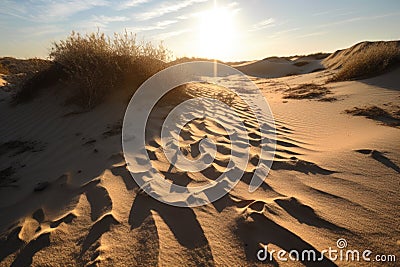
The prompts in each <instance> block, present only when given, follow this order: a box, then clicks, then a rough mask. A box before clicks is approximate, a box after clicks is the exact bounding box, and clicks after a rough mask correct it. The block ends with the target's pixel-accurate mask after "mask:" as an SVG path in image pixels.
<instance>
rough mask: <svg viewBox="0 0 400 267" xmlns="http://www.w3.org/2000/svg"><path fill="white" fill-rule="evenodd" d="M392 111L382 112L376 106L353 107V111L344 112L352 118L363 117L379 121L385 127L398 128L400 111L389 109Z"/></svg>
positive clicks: (393, 108) (397, 108) (381, 109)
mask: <svg viewBox="0 0 400 267" xmlns="http://www.w3.org/2000/svg"><path fill="white" fill-rule="evenodd" d="M391 109H392V111H391V112H390V111H387V110H384V109H383V108H380V107H377V106H369V107H361V108H359V107H354V108H353V109H347V110H345V112H346V113H347V114H351V115H353V116H363V117H366V118H368V119H372V120H376V121H380V122H382V123H383V124H385V125H389V126H394V127H396V126H400V109H399V107H391Z"/></svg>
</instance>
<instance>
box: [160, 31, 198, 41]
mask: <svg viewBox="0 0 400 267" xmlns="http://www.w3.org/2000/svg"><path fill="white" fill-rule="evenodd" d="M190 31H191V30H190V29H182V30H177V31H172V32H165V33H161V34H157V35H154V36H153V38H154V39H156V40H166V39H169V38H171V37H175V36H179V35H182V34H184V33H187V32H190Z"/></svg>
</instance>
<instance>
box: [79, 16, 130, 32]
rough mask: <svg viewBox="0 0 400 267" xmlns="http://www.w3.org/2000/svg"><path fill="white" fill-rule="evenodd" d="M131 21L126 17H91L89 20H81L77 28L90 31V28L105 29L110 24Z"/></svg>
mask: <svg viewBox="0 0 400 267" xmlns="http://www.w3.org/2000/svg"><path fill="white" fill-rule="evenodd" d="M129 20H131V19H130V18H128V17H124V16H104V15H101V16H96V15H94V16H92V17H91V18H89V19H87V20H83V21H80V22H79V26H78V28H83V29H84V28H87V29H91V28H96V27H100V28H106V27H107V25H108V24H110V23H112V22H122V21H129Z"/></svg>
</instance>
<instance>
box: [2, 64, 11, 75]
mask: <svg viewBox="0 0 400 267" xmlns="http://www.w3.org/2000/svg"><path fill="white" fill-rule="evenodd" d="M9 73H10V72H9V70H8V69H7V68H6V67H5V66H3V64H1V63H0V74H5V75H7V74H9Z"/></svg>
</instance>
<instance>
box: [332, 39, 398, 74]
mask: <svg viewBox="0 0 400 267" xmlns="http://www.w3.org/2000/svg"><path fill="white" fill-rule="evenodd" d="M399 63H400V46H399V44H398V43H397V42H377V43H371V44H370V45H368V46H366V47H365V48H364V49H362V50H361V51H358V53H355V54H354V55H352V56H351V57H349V58H348V60H347V61H346V62H344V63H343V65H342V67H341V68H340V69H339V71H338V72H337V73H336V74H335V75H334V76H333V77H332V78H331V79H330V81H346V80H354V79H365V78H369V77H373V76H376V75H379V74H382V73H384V72H386V71H387V70H389V69H390V68H392V67H393V66H396V65H398V64H399Z"/></svg>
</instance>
